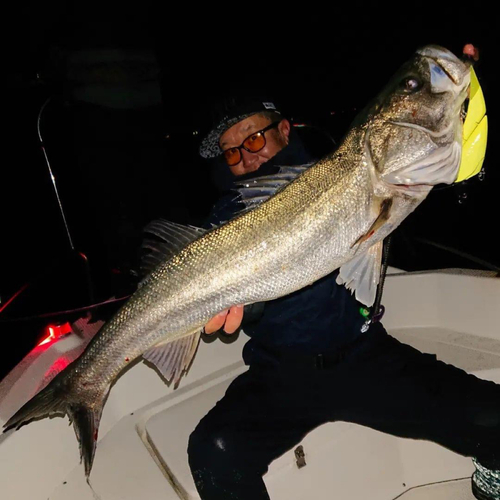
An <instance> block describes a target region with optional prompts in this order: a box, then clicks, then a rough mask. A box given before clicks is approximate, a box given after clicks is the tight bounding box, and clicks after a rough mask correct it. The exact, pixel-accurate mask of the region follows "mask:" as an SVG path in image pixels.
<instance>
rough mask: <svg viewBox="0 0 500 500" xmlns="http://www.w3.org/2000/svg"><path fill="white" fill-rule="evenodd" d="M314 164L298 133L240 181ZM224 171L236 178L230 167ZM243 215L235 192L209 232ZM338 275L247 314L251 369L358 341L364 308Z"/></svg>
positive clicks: (219, 207)
mask: <svg viewBox="0 0 500 500" xmlns="http://www.w3.org/2000/svg"><path fill="white" fill-rule="evenodd" d="M310 161H313V158H311V156H310V155H309V154H308V153H307V151H306V150H305V149H304V147H303V145H302V142H301V141H300V138H298V136H297V135H296V133H295V131H293V129H292V133H291V134H290V142H289V144H288V146H287V147H285V148H284V149H282V150H281V151H280V152H279V153H278V154H277V155H276V156H274V157H273V158H272V159H271V160H269V161H268V162H267V163H265V164H263V165H262V166H261V167H260V168H259V170H258V171H256V172H252V173H251V174H248V175H247V176H242V177H238V181H240V180H244V179H248V178H251V177H260V176H262V175H269V174H272V173H274V172H276V171H277V170H278V168H277V167H278V166H282V165H302V164H304V163H308V162H310ZM219 168H221V169H223V168H225V169H226V171H227V172H230V171H229V169H228V168H227V166H225V165H222V164H221V165H219ZM227 172H223V171H221V172H219V176H220V177H219V178H220V179H223V182H224V183H226V184H227V185H229V184H228V179H229V177H228V176H227ZM231 175H232V174H231ZM216 178H217V177H216ZM232 180H233V181H234V180H235V177H233V178H232ZM221 184H222V183H220V184H219V186H220V185H221ZM241 209H242V205H241V204H240V203H239V202H238V201H237V193H235V192H234V191H230V192H228V193H227V194H226V195H225V196H223V197H222V198H221V199H220V200H219V201H218V202H217V203H216V205H215V206H214V208H213V210H212V213H211V215H210V216H209V219H208V221H207V226H209V225H210V224H218V223H219V222H224V221H227V220H229V219H231V217H232V216H233V215H234V213H235V212H237V211H239V210H241ZM337 274H338V272H337V271H336V272H334V273H332V274H330V275H328V276H325V277H324V278H322V279H320V280H318V281H316V282H315V283H313V284H312V285H310V286H308V287H306V288H303V289H301V290H298V291H297V292H294V293H292V294H290V295H287V296H285V297H281V298H279V299H276V300H273V301H269V302H265V303H261V304H258V305H254V306H253V307H249V308H248V310H247V308H245V315H244V323H243V328H244V331H245V333H246V334H247V335H249V336H250V337H251V340H250V341H249V342H248V343H247V344H246V346H245V348H244V350H243V358H244V360H245V363H246V364H250V363H253V362H258V361H260V360H261V359H262V358H267V357H273V355H274V354H276V353H277V352H293V353H296V352H301V353H305V354H319V353H329V352H333V351H335V350H336V349H337V348H339V347H342V346H344V345H345V344H348V343H350V342H352V341H353V340H355V339H356V338H357V337H358V336H359V335H360V334H361V327H362V325H363V324H364V321H365V319H364V318H363V316H361V314H360V312H359V310H360V308H361V307H362V305H361V304H360V303H359V302H357V301H356V300H355V299H354V297H353V296H352V295H351V293H350V292H349V291H348V290H347V289H346V288H345V287H344V286H339V285H337V283H336V282H335V279H336V277H337ZM256 316H257V317H256Z"/></svg>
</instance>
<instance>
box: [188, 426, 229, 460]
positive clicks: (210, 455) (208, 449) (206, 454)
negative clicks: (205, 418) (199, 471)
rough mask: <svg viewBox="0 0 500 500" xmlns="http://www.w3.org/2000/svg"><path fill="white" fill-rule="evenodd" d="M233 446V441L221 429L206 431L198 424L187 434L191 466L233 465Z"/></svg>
mask: <svg viewBox="0 0 500 500" xmlns="http://www.w3.org/2000/svg"><path fill="white" fill-rule="evenodd" d="M234 448H235V447H234V443H232V442H230V439H229V436H228V435H227V434H226V433H225V432H224V431H223V430H220V431H217V432H211V433H208V432H206V431H205V430H204V429H203V427H200V426H198V427H197V428H196V429H195V430H194V431H193V432H192V434H191V436H189V442H188V450H187V451H188V457H189V463H190V465H191V468H193V467H196V468H200V467H203V466H209V467H211V468H214V467H219V466H222V467H224V466H227V465H228V464H231V465H234V464H235V462H236V461H237V456H235V450H234Z"/></svg>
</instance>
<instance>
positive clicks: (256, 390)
mask: <svg viewBox="0 0 500 500" xmlns="http://www.w3.org/2000/svg"><path fill="white" fill-rule="evenodd" d="M339 358H340V359H339ZM339 358H338V359H335V358H333V359H329V358H325V362H324V363H323V366H321V364H320V365H319V366H318V364H317V363H316V364H314V363H313V362H310V363H309V362H308V361H307V358H304V361H303V362H301V360H300V359H294V360H289V359H287V358H285V359H283V360H282V361H281V362H280V363H278V364H277V365H276V366H259V365H252V366H251V367H250V369H249V371H248V372H246V373H244V374H242V375H240V376H239V377H237V378H236V379H235V380H234V381H233V382H232V384H231V385H230V387H229V388H228V390H227V392H226V394H225V396H224V397H223V399H222V400H220V401H219V402H218V403H217V405H216V406H215V407H214V408H213V409H212V410H211V411H210V412H209V413H208V414H207V415H206V416H205V417H204V418H203V419H202V420H201V422H200V423H199V425H198V426H197V428H196V429H195V431H194V432H193V433H192V434H191V437H190V440H189V448H188V453H189V463H190V467H191V471H192V474H193V477H194V480H195V483H196V487H197V489H198V492H199V494H200V496H201V498H202V499H203V500H224V499H232V500H236V499H239V500H243V499H252V500H259V499H268V498H269V496H268V494H267V491H266V487H265V485H264V481H263V479H262V475H263V474H264V473H265V472H266V471H267V469H268V465H269V464H270V463H271V462H272V461H273V460H274V459H275V458H276V457H278V456H280V455H281V454H283V453H284V452H285V451H287V450H289V449H290V448H292V447H293V446H294V445H296V444H297V443H298V442H300V441H301V440H302V438H303V437H304V436H305V435H306V434H307V433H308V432H310V431H311V430H312V429H314V428H315V427H317V426H319V425H321V424H323V423H325V422H334V421H346V422H354V423H357V424H361V425H365V426H368V427H371V428H373V429H377V430H380V431H383V432H387V433H389V434H393V435H396V436H401V437H408V438H416V439H426V440H430V441H434V442H436V443H439V444H441V445H443V446H445V447H447V448H449V449H450V450H453V451H455V452H457V453H459V454H461V455H465V456H473V457H477V458H478V460H479V461H480V462H482V463H484V464H485V465H486V464H490V467H491V464H495V467H497V464H500V385H496V384H494V383H493V382H489V381H484V380H481V379H478V378H477V377H475V376H473V375H469V374H467V373H466V372H464V371H462V370H460V369H458V368H455V367H454V366H451V365H448V364H445V363H443V362H441V361H437V360H436V357H435V356H434V355H430V354H423V353H421V352H419V351H417V350H416V349H414V348H412V347H410V346H407V345H405V344H401V343H400V342H398V341H397V340H396V339H394V338H393V337H391V336H389V335H388V334H387V333H386V332H385V331H384V330H383V329H382V328H381V327H380V328H373V329H371V330H370V331H369V332H368V333H367V334H366V336H365V337H363V339H362V340H361V341H359V342H357V343H356V344H355V345H354V346H352V348H350V349H349V350H347V351H346V352H345V354H344V355H343V356H340V357H339ZM498 466H499V467H500V465H498Z"/></svg>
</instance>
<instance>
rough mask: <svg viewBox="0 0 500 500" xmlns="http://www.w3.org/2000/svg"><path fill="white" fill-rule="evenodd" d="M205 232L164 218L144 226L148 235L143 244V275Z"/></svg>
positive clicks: (141, 266) (141, 268)
mask: <svg viewBox="0 0 500 500" xmlns="http://www.w3.org/2000/svg"><path fill="white" fill-rule="evenodd" d="M205 232H206V230H205V229H201V228H199V227H195V226H183V225H182V224H176V223H175V222H170V221H167V220H164V219H158V220H154V221H152V222H150V223H149V224H148V225H147V226H146V227H145V228H144V233H145V235H146V236H145V238H144V240H143V242H142V244H141V251H140V253H141V263H140V271H141V275H142V276H143V277H144V276H146V275H147V274H149V273H150V272H151V271H152V270H153V269H154V268H155V267H156V266H158V265H159V264H160V263H162V262H165V261H166V260H168V259H170V258H171V257H173V256H174V255H175V254H176V253H177V252H179V250H181V249H182V248H184V247H185V246H186V245H188V244H189V243H191V242H192V241H194V240H195V239H197V238H199V237H200V236H201V235H203V234H205Z"/></svg>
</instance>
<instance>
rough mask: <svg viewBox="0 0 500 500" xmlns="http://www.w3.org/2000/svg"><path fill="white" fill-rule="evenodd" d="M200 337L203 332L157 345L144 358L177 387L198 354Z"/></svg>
mask: <svg viewBox="0 0 500 500" xmlns="http://www.w3.org/2000/svg"><path fill="white" fill-rule="evenodd" d="M200 337H201V330H199V331H196V332H195V333H192V334H191V335H188V336H186V337H183V338H181V339H179V340H174V341H172V342H168V343H161V344H157V345H156V346H154V347H152V348H151V349H149V350H147V351H146V352H145V353H144V354H143V355H142V357H143V358H144V359H145V360H147V361H149V362H150V363H152V364H153V365H154V366H155V367H156V368H157V369H158V371H159V372H160V373H161V375H162V376H163V377H165V378H166V379H167V381H168V382H172V383H173V384H174V386H177V384H178V383H179V381H180V379H181V377H182V374H183V373H184V372H185V371H187V370H188V368H189V366H190V364H191V361H192V360H193V358H194V355H195V354H196V349H197V347H198V344H199V343H200Z"/></svg>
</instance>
